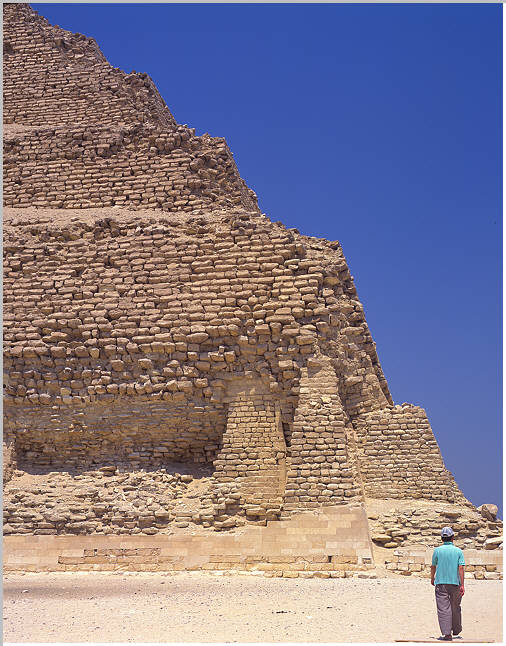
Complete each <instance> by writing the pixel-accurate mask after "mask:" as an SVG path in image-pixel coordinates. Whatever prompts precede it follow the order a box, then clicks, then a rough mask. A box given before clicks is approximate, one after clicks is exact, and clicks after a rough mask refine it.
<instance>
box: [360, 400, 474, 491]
mask: <svg viewBox="0 0 506 646" xmlns="http://www.w3.org/2000/svg"><path fill="white" fill-rule="evenodd" d="M354 425H355V428H356V431H357V432H356V437H357V448H358V460H359V468H360V473H361V474H362V478H363V481H364V493H365V495H366V496H369V497H373V498H424V499H426V500H445V501H448V502H461V503H464V502H466V501H465V498H464V496H463V495H462V493H461V492H460V490H459V489H458V487H457V486H456V484H455V481H454V479H453V476H452V475H451V473H449V472H448V471H447V470H446V469H445V466H444V464H443V460H442V458H441V453H440V451H439V447H438V445H437V442H436V440H435V438H434V435H433V433H432V430H431V427H430V424H429V421H428V419H427V415H426V414H425V411H424V410H423V409H422V408H420V407H418V406H412V405H410V404H403V405H402V406H395V407H391V408H385V409H381V410H379V411H374V412H371V413H367V414H363V415H360V416H358V417H357V418H355V420H354Z"/></svg>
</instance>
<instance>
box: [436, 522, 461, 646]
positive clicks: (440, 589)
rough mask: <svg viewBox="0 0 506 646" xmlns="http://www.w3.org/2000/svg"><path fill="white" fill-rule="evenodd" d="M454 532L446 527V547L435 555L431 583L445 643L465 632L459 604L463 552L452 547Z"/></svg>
mask: <svg viewBox="0 0 506 646" xmlns="http://www.w3.org/2000/svg"><path fill="white" fill-rule="evenodd" d="M454 535H455V534H454V532H453V529H452V528H451V527H443V529H442V530H441V538H442V540H443V544H442V545H440V546H439V547H436V548H435V550H434V552H433V554H432V566H431V568H430V582H431V583H432V585H435V586H436V605H437V618H438V620H439V627H440V629H441V633H442V635H443V637H440V639H442V640H444V641H452V631H453V634H454V635H458V634H459V633H460V632H461V631H462V614H461V611H460V601H461V599H462V597H463V596H464V565H465V562H464V553H463V552H462V550H461V549H460V548H458V547H455V545H454V544H453V537H454Z"/></svg>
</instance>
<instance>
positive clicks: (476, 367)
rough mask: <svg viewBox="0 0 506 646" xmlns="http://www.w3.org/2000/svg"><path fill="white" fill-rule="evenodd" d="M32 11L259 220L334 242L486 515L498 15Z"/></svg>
mask: <svg viewBox="0 0 506 646" xmlns="http://www.w3.org/2000/svg"><path fill="white" fill-rule="evenodd" d="M33 7H34V8H35V9H37V10H38V11H39V12H40V13H42V15H44V16H46V17H47V18H48V19H49V20H50V22H52V23H53V24H58V25H60V26H61V27H63V28H65V29H69V30H71V31H79V32H81V33H84V34H86V35H87V36H92V37H94V38H95V39H96V40H97V42H98V44H99V46H100V47H101V49H102V51H103V52H104V54H105V56H106V57H107V59H108V60H109V61H110V63H112V65H114V66H116V67H120V68H121V69H123V70H125V71H127V72H130V71H132V70H136V71H138V72H146V73H148V74H149V75H150V76H151V77H152V78H153V80H154V82H155V83H156V85H157V87H158V89H159V91H160V93H161V95H162V96H163V98H164V99H165V101H166V102H167V105H168V106H169V108H170V110H171V111H172V113H173V114H174V116H175V118H176V119H177V120H178V121H179V122H180V123H186V124H188V125H189V126H191V127H195V128H196V130H197V133H198V134H201V133H204V132H209V133H210V134H211V135H213V136H223V137H225V138H226V139H227V142H228V144H229V146H230V148H231V149H232V151H233V153H234V156H235V159H236V161H237V164H238V167H239V171H240V173H241V175H242V177H243V178H244V179H245V180H246V182H247V183H248V185H249V186H250V187H251V188H253V190H255V191H256V193H257V194H258V196H259V203H260V207H261V208H262V210H263V211H264V212H265V213H266V214H267V215H268V216H269V217H270V218H271V219H272V220H274V221H276V220H281V221H282V222H284V223H285V224H286V225H287V226H290V227H297V228H298V229H299V230H300V231H301V233H304V234H307V235H315V236H323V237H325V238H328V239H330V240H336V239H337V240H339V241H340V242H341V244H342V246H343V250H344V253H345V255H346V258H347V260H348V263H349V266H350V269H351V272H352V274H353V276H354V277H355V284H356V286H357V289H358V294H359V297H360V299H361V301H362V303H363V304H364V307H365V311H366V315H367V320H368V323H369V326H370V329H371V333H372V335H373V338H374V340H375V341H376V343H377V348H378V353H379V357H380V360H381V363H382V365H383V369H384V372H385V375H386V377H387V379H388V383H389V385H390V390H391V392H392V396H393V398H394V401H395V403H402V402H405V401H408V402H412V403H415V404H419V405H421V406H423V407H424V408H425V409H426V410H427V413H428V415H429V419H430V421H431V424H432V428H433V430H434V433H435V436H436V439H437V441H438V443H439V446H440V448H441V450H442V453H443V458H444V460H445V464H446V466H447V468H448V469H449V470H450V471H452V473H453V474H454V475H455V477H456V479H457V482H458V483H459V485H460V486H461V488H462V489H463V491H464V493H465V495H466V496H467V497H468V498H469V499H470V500H471V501H472V502H473V503H474V504H476V505H479V504H481V503H483V502H495V503H498V504H500V503H501V498H502V460H501V458H502V435H501V421H502V411H501V399H500V392H501V362H500V361H501V360H500V355H501V352H502V350H501V325H502V324H501V303H500V289H501V285H500V280H501V279H500V271H501V262H502V260H501V243H500V240H501V236H502V231H501V226H502V223H501V217H502V215H501V199H502V198H501V191H502V184H501V174H502V161H501V154H502V151H501V140H502V132H501V114H502V104H501V94H502V85H501V83H502V81H501V78H502V69H501V46H502V43H501V41H502V31H501V10H502V7H501V6H500V5H493V4H484V5H480V4H448V5H444V4H439V5H438V4H404V5H403V4H391V5H388V4H378V5H368V4H356V5H353V4H342V5H339V4H315V5H310V4H292V5H282V4H278V5H275V4H274V5H254V4H238V5H231V4H225V5H224V4H219V5H198V4H197V5H196V4H187V5H178V4H174V5H171V4H142V5H141V4H39V3H36V4H33Z"/></svg>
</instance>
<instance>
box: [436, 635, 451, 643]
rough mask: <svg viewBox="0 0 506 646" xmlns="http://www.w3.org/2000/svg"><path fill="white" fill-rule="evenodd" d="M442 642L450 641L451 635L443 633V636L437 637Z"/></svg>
mask: <svg viewBox="0 0 506 646" xmlns="http://www.w3.org/2000/svg"><path fill="white" fill-rule="evenodd" d="M439 639H440V640H441V641H443V642H451V641H452V636H451V635H444V636H443V637H440V638H439Z"/></svg>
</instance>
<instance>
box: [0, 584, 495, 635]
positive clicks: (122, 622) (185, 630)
mask: <svg viewBox="0 0 506 646" xmlns="http://www.w3.org/2000/svg"><path fill="white" fill-rule="evenodd" d="M466 585H467V592H466V595H465V597H464V599H463V602H462V609H463V624H464V630H463V633H462V639H461V640H460V643H463V642H466V641H482V642H483V641H496V642H500V641H501V640H502V581H474V580H473V581H469V582H467V584H466ZM3 619H4V623H3V625H4V641H6V642H92V643H97V642H132V643H133V642H239V643H240V642H393V641H395V640H398V639H404V640H405V639H409V640H428V641H430V640H433V639H436V638H437V637H438V636H439V629H438V624H437V618H436V611H435V603H434V589H433V588H432V586H431V585H430V582H429V581H428V580H427V579H401V578H399V579H270V578H263V577H257V576H217V575H215V574H205V573H182V574H178V575H172V576H167V575H164V574H161V573H149V574H148V573H132V574H124V573H122V574H99V573H96V574H95V573H94V574H89V573H59V574H24V575H23V574H8V575H6V576H5V577H4V609H3ZM455 641H456V642H457V643H459V641H457V639H456V640H455Z"/></svg>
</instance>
